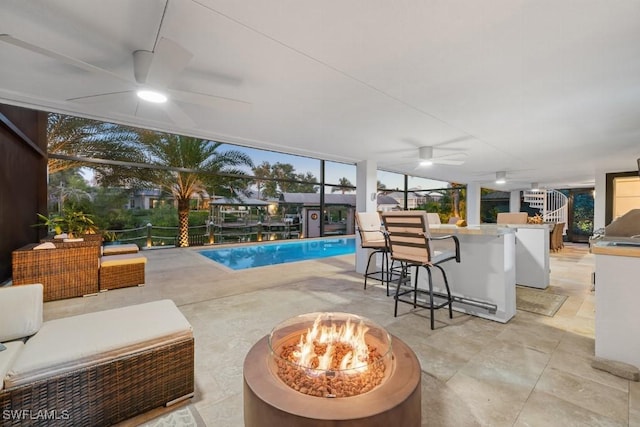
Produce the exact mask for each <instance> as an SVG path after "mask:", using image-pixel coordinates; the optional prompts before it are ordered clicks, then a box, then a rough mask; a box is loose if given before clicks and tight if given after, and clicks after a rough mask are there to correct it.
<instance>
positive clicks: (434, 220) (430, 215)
mask: <svg viewBox="0 0 640 427" xmlns="http://www.w3.org/2000/svg"><path fill="white" fill-rule="evenodd" d="M427 220H428V221H429V224H431V225H437V224H442V222H441V221H440V215H438V213H437V212H427Z"/></svg>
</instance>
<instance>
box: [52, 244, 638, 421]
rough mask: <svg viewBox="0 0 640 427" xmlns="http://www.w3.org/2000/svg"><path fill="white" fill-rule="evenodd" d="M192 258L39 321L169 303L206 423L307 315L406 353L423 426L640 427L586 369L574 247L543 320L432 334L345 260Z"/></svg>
mask: <svg viewBox="0 0 640 427" xmlns="http://www.w3.org/2000/svg"><path fill="white" fill-rule="evenodd" d="M197 249H198V248H188V249H164V250H150V251H145V252H143V253H144V255H145V256H147V258H148V264H147V276H146V282H147V284H146V286H144V287H139V288H126V289H119V290H112V291H108V292H105V293H102V294H100V295H98V296H94V297H86V298H74V299H69V300H63V301H53V302H48V303H46V304H45V319H53V318H58V317H65V316H70V315H74V314H79V313H86V312H90V311H96V310H102V309H108V308H115V307H120V306H125V305H130V304H135V303H140V302H146V301H153V300H158V299H164V298H170V299H173V300H174V301H175V302H176V304H177V305H178V306H179V307H180V309H181V311H182V312H183V313H184V315H185V316H186V317H187V319H188V320H189V321H190V322H191V324H192V325H193V328H194V334H195V339H196V396H195V397H194V398H193V399H192V403H193V404H194V405H195V407H196V408H197V410H198V412H199V413H200V415H201V416H202V418H203V419H204V421H205V422H206V423H207V425H208V426H215V427H225V426H229V427H236V426H242V425H243V417H242V405H243V400H242V364H243V361H244V357H245V355H246V353H247V352H248V350H249V349H250V348H251V347H252V346H253V344H254V343H255V342H256V341H258V339H260V338H261V337H263V336H264V335H266V334H268V333H269V332H270V330H271V328H272V327H273V326H275V325H276V324H278V323H279V322H281V321H282V320H285V319H287V318H289V317H292V316H295V315H298V314H302V313H307V312H315V311H348V312H352V313H356V314H360V315H363V316H366V317H369V318H371V319H372V320H374V321H376V322H378V323H379V324H381V325H382V326H384V327H386V328H387V330H388V331H389V332H390V333H392V334H394V335H397V336H398V337H400V338H401V339H402V340H403V341H405V342H406V343H407V344H408V345H409V346H410V347H411V348H412V349H413V350H414V351H415V353H416V354H417V356H418V359H419V360H420V363H421V366H422V412H423V425H425V426H427V425H433V426H456V427H458V426H563V427H564V426H637V425H640V383H634V382H629V381H626V380H623V379H620V378H618V377H615V376H613V375H610V374H608V373H605V372H601V371H597V370H594V369H592V368H591V366H590V358H592V357H593V356H594V314H595V312H594V310H595V297H594V294H593V293H592V292H591V291H590V287H591V285H590V281H591V273H592V271H593V267H594V259H593V256H592V255H591V254H589V253H588V251H587V247H586V245H585V246H582V245H567V247H565V249H564V250H563V251H562V252H561V253H559V254H552V256H551V286H550V287H549V288H548V290H547V291H548V292H553V293H559V294H564V295H568V296H569V298H568V299H567V301H566V302H565V303H564V305H563V306H562V307H561V308H560V310H559V311H558V312H557V313H556V315H555V316H554V317H546V316H540V315H536V314H532V313H528V312H524V311H518V313H517V315H516V316H515V317H514V318H513V319H512V320H511V321H509V322H508V323H507V324H500V323H496V322H493V321H489V320H483V319H480V318H477V317H471V316H467V315H464V314H461V313H455V312H454V318H453V319H452V320H451V319H448V316H447V314H446V311H445V310H439V311H438V312H437V314H436V319H437V322H436V330H435V331H431V330H430V329H429V319H428V311H427V310H421V311H417V312H414V313H410V312H409V306H407V305H405V304H401V305H400V309H399V312H400V315H399V316H398V317H397V318H394V317H393V299H392V298H391V297H387V296H386V294H385V291H384V289H383V288H382V287H380V286H368V287H367V289H366V290H364V289H363V287H362V284H363V279H362V276H360V275H359V274H356V273H355V271H354V262H355V260H354V255H345V256H341V257H335V258H328V259H324V260H318V261H305V262H299V263H295V264H287V265H276V266H269V267H262V268H258V269H253V270H244V271H230V270H228V269H225V268H223V267H220V266H218V265H217V264H215V263H214V262H212V261H209V260H208V259H206V258H204V257H202V256H201V255H199V254H198V253H197ZM374 283H375V282H374ZM452 287H453V288H454V289H455V284H452Z"/></svg>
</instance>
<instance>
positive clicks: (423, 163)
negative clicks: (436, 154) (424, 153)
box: [420, 160, 433, 166]
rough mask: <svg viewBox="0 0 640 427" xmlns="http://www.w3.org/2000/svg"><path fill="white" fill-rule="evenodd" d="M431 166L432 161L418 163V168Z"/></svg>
mask: <svg viewBox="0 0 640 427" xmlns="http://www.w3.org/2000/svg"><path fill="white" fill-rule="evenodd" d="M431 165H433V160H422V161H421V162H420V166H431Z"/></svg>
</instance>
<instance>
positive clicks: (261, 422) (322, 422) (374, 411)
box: [243, 313, 421, 427]
mask: <svg viewBox="0 0 640 427" xmlns="http://www.w3.org/2000/svg"><path fill="white" fill-rule="evenodd" d="M322 326H326V327H328V328H329V329H330V330H332V331H333V332H335V333H337V334H338V337H339V338H334V341H333V344H332V345H333V346H334V350H337V353H336V351H334V352H333V354H332V355H333V357H329V356H327V355H326V352H325V351H324V350H326V347H328V346H329V344H328V343H327V342H319V341H321V340H320V339H319V337H320V334H316V332H314V331H316V330H317V329H318V328H320V327H322ZM354 334H355V335H358V334H360V335H363V336H364V341H365V343H366V346H365V348H366V349H367V351H366V352H365V351H363V350H362V349H361V350H357V349H354V346H353V345H352V344H347V345H344V341H345V339H344V338H345V336H346V337H351V336H353V335H354ZM309 335H311V338H312V339H311V340H310V341H311V342H315V345H314V346H313V351H314V354H315V356H316V357H306V358H304V357H303V358H302V360H300V359H299V358H294V359H293V360H292V359H291V356H292V353H294V352H297V353H303V352H302V351H301V349H302V347H301V343H304V342H305V341H306V339H307V337H308V336H309ZM346 341H347V342H349V343H351V341H349V340H346ZM349 352H351V353H352V355H351V356H347V353H349ZM365 353H366V355H365ZM300 355H301V354H298V355H297V356H300ZM323 356H324V357H325V360H324V361H323V362H321V361H319V360H318V359H320V358H321V357H323ZM345 357H346V358H347V361H346V362H345V361H344V360H345ZM326 359H332V361H331V363H329V361H328V360H326ZM321 363H324V365H322V364H321ZM243 373H244V421H245V426H248V427H251V426H270V425H274V426H275V425H295V426H311V425H313V426H377V425H380V426H387V425H402V426H419V425H420V420H421V418H420V365H419V363H418V360H417V358H416V356H415V354H414V353H413V351H411V349H410V348H409V347H408V346H407V345H406V344H404V343H403V342H402V341H401V340H400V339H398V338H397V337H395V336H392V335H390V334H388V333H387V332H386V331H385V330H384V329H383V328H381V327H380V326H378V325H377V324H375V323H374V322H372V321H370V320H369V319H366V318H363V317H359V316H356V315H352V314H348V313H310V314H307V315H302V316H298V317H294V318H291V319H289V320H287V321H285V322H283V323H281V324H279V325H278V326H276V327H275V328H274V329H273V331H272V332H271V334H269V335H267V336H265V337H263V338H262V339H261V340H260V341H258V342H257V343H256V344H255V345H254V346H253V347H252V349H251V350H250V351H249V353H248V354H247V357H246V358H245V362H244V372H243Z"/></svg>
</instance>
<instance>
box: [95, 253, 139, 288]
mask: <svg viewBox="0 0 640 427" xmlns="http://www.w3.org/2000/svg"><path fill="white" fill-rule="evenodd" d="M146 264H147V258H146V257H144V256H142V255H138V254H125V255H110V256H107V257H103V258H102V259H101V261H100V291H106V290H108V289H118V288H126V287H129V286H141V285H144V269H145V267H146Z"/></svg>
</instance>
